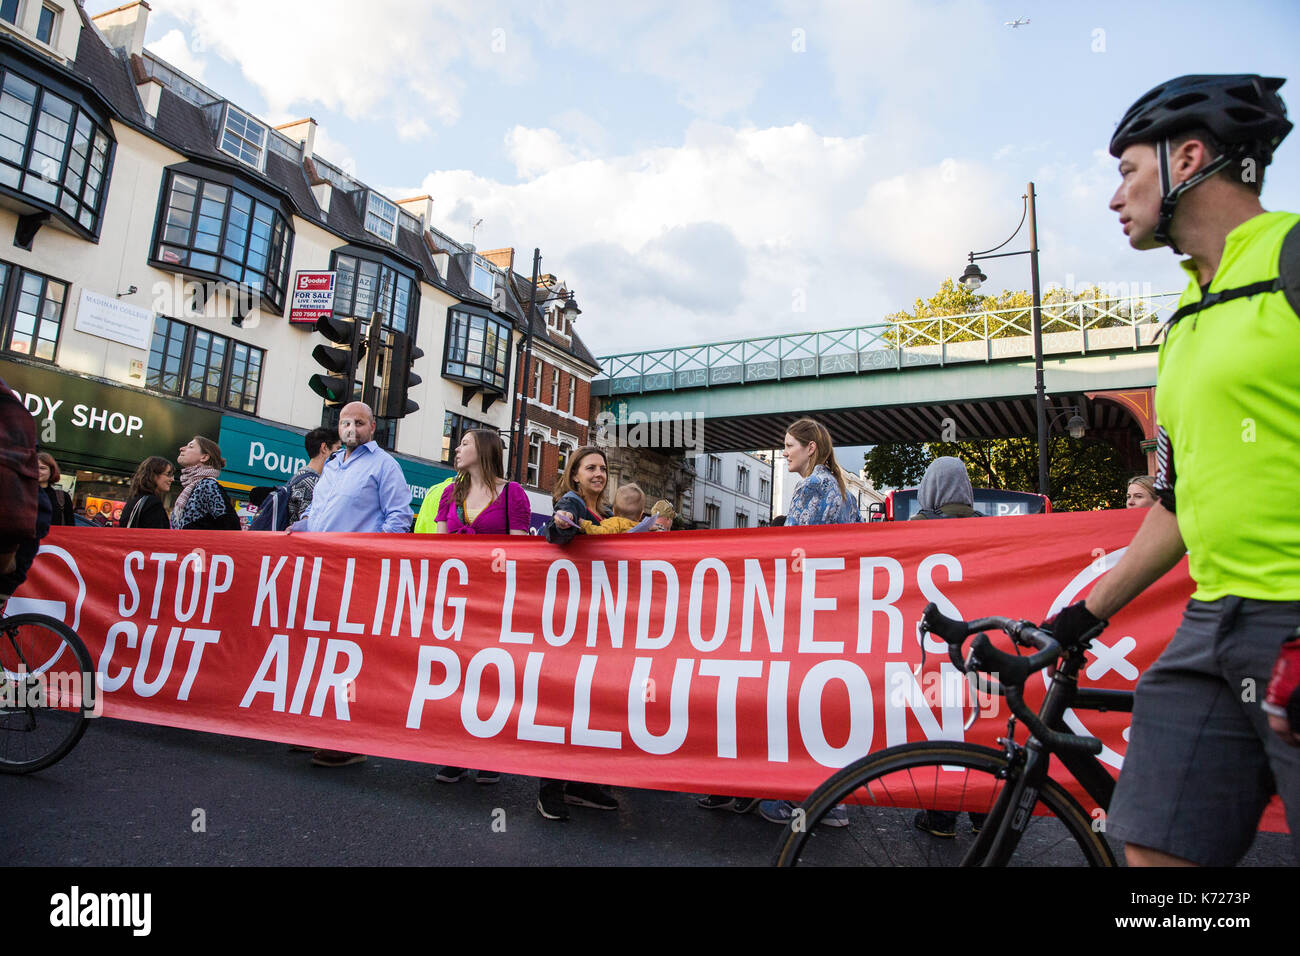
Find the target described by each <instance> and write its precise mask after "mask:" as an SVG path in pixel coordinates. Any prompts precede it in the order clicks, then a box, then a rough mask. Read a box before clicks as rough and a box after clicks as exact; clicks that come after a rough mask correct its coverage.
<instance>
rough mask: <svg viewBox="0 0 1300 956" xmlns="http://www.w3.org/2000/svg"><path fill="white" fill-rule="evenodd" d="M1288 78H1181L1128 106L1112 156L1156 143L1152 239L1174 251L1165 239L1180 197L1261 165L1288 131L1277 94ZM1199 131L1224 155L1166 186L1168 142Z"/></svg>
mask: <svg viewBox="0 0 1300 956" xmlns="http://www.w3.org/2000/svg"><path fill="white" fill-rule="evenodd" d="M1285 82H1286V80H1285V79H1283V78H1281V77H1265V76H1258V75H1256V74H1253V73H1237V74H1230V75H1228V74H1224V75H1203V76H1180V77H1178V78H1177V79H1175V80H1169V81H1168V82H1165V83H1161V84H1160V85H1159V86H1157V87H1156V88H1155V89H1153V90H1150V91H1148V92H1147V93H1146V94H1145V95H1143V96H1142V97H1141V98H1139V99H1138V101H1137V102H1136V103H1134V104H1133V105H1132V106H1130V107H1129V109H1128V112H1127V113H1125V114H1124V118H1123V119H1122V120H1120V121H1119V126H1118V127H1117V128H1116V130H1115V135H1114V136H1112V137H1111V140H1110V154H1111V155H1112V156H1114V157H1116V158H1118V157H1119V156H1120V154H1121V153H1123V152H1124V150H1125V149H1127V148H1128V147H1129V146H1131V145H1133V144H1134V143H1154V144H1155V146H1156V153H1157V156H1158V158H1159V163H1160V193H1161V203H1160V221H1159V223H1158V225H1157V226H1156V231H1155V238H1156V240H1157V241H1158V242H1162V243H1165V244H1166V245H1168V246H1170V247H1171V248H1173V250H1174V252H1178V251H1179V250H1178V247H1177V246H1175V245H1174V243H1173V240H1172V239H1171V238H1170V237H1169V228H1170V225H1171V223H1172V222H1173V218H1174V209H1175V207H1176V205H1177V203H1178V197H1179V196H1181V195H1182V194H1183V193H1184V192H1186V191H1187V190H1188V189H1190V188H1191V187H1193V186H1195V185H1196V184H1197V183H1201V182H1204V181H1205V180H1206V179H1208V178H1209V177H1211V176H1213V175H1214V174H1215V173H1217V172H1218V171H1219V170H1221V169H1223V168H1225V167H1226V166H1228V164H1230V163H1233V162H1238V161H1240V160H1242V159H1245V158H1246V157H1250V158H1253V159H1254V160H1255V161H1256V162H1258V163H1259V164H1260V165H1261V166H1267V165H1268V164H1269V163H1270V162H1271V161H1272V159H1273V150H1275V149H1276V148H1277V147H1278V144H1279V143H1281V142H1282V140H1283V139H1285V138H1286V135H1287V133H1289V132H1291V126H1292V124H1291V122H1290V121H1289V120H1288V119H1287V118H1286V104H1285V103H1283V102H1282V97H1280V96H1278V94H1277V91H1278V89H1279V88H1280V87H1281V86H1282V84H1283V83H1285ZM1197 127H1203V128H1205V129H1207V130H1209V131H1210V133H1211V134H1212V135H1213V136H1214V137H1215V138H1216V139H1217V140H1218V141H1219V142H1220V143H1221V144H1223V146H1224V152H1223V155H1221V156H1219V157H1217V158H1216V159H1215V160H1213V161H1212V162H1210V163H1209V164H1207V165H1206V166H1205V167H1204V168H1203V169H1201V170H1200V171H1198V172H1197V173H1196V175H1194V176H1192V177H1191V178H1190V179H1188V180H1186V181H1184V182H1182V183H1179V184H1178V185H1177V186H1174V187H1172V188H1171V187H1170V185H1169V182H1170V176H1169V139H1170V137H1172V136H1174V135H1176V134H1178V133H1180V132H1183V131H1185V130H1188V129H1193V128H1197Z"/></svg>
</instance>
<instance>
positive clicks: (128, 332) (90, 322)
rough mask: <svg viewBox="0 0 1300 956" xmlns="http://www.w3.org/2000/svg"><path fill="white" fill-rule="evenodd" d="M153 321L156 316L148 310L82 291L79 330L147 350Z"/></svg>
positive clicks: (78, 321) (78, 315) (85, 290)
mask: <svg viewBox="0 0 1300 956" xmlns="http://www.w3.org/2000/svg"><path fill="white" fill-rule="evenodd" d="M153 320H154V314H153V313H152V312H150V311H149V310H148V309H142V308H140V307H139V306H138V305H131V304H130V303H127V302H123V301H121V300H120V299H117V298H113V297H110V296H106V295H100V294H99V293H98V292H91V291H90V290H89V289H82V290H81V302H80V303H79V304H78V305H77V321H76V323H75V328H76V330H77V331H78V332H85V333H86V334H88V335H97V336H99V337H100V338H101V339H108V340H110V341H112V342H121V343H122V344H123V345H133V346H135V347H136V348H138V349H147V348H148V347H149V339H150V337H151V336H152V335H153Z"/></svg>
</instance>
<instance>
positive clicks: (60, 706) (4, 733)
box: [0, 614, 95, 773]
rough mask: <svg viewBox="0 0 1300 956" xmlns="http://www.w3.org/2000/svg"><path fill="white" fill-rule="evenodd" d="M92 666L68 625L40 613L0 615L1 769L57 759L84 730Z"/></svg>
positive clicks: (37, 766) (27, 768)
mask: <svg viewBox="0 0 1300 956" xmlns="http://www.w3.org/2000/svg"><path fill="white" fill-rule="evenodd" d="M94 672H95V665H94V664H93V663H92V661H91V658H90V652H89V651H88V650H86V645H85V644H83V643H82V642H81V638H79V637H78V636H77V634H76V632H75V631H73V630H72V629H71V628H70V627H68V626H67V625H65V624H64V623H62V622H61V621H56V620H54V619H53V618H48V617H45V616H44V615H43V614H17V615H14V616H13V617H7V618H3V619H0V773H31V772H33V771H35V770H43V769H44V768H46V767H48V766H50V765H51V764H53V763H56V762H57V761H59V760H61V759H62V758H63V757H64V756H65V755H66V754H67V753H68V751H70V750H71V749H72V748H73V747H75V746H76V745H77V741H79V740H80V739H81V735H82V734H84V733H85V732H86V722H87V719H88V714H89V711H90V708H91V706H92V704H93V703H94V700H95V696H94V693H95V688H94V687H93V684H92V683H91V682H93V681H94V679H95V673H94Z"/></svg>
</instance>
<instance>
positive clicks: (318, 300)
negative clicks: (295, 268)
mask: <svg viewBox="0 0 1300 956" xmlns="http://www.w3.org/2000/svg"><path fill="white" fill-rule="evenodd" d="M332 311H334V273H333V272H295V273H294V275H293V300H292V302H291V303H290V306H289V321H290V322H301V323H304V324H309V325H315V324H316V320H317V319H319V318H321V317H322V316H326V315H329V314H330V313H331V312H332Z"/></svg>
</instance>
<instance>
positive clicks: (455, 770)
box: [433, 767, 469, 783]
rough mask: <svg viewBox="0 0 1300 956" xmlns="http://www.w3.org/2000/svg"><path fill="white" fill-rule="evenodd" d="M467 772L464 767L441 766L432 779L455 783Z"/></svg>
mask: <svg viewBox="0 0 1300 956" xmlns="http://www.w3.org/2000/svg"><path fill="white" fill-rule="evenodd" d="M468 773H469V771H468V770H466V769H465V768H464V767H441V768H439V770H438V773H437V774H436V775H435V776H434V778H433V779H434V780H437V781H438V782H439V783H455V782H456V781H457V780H459V779H461V778H462V777H464V776H465V775H466V774H468Z"/></svg>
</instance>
